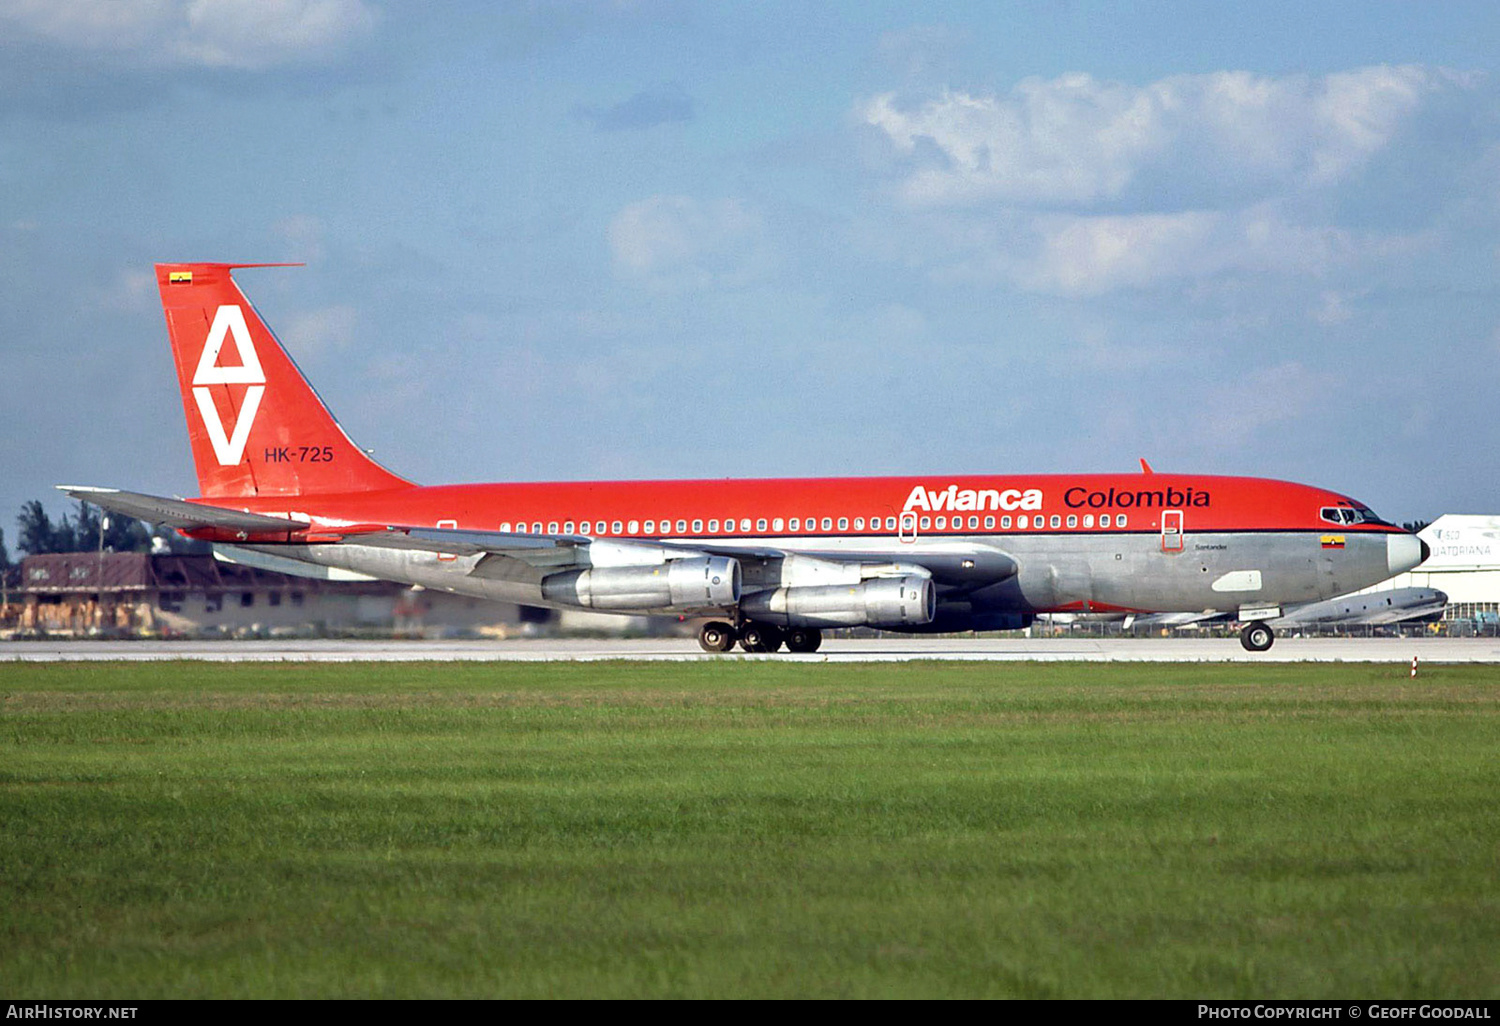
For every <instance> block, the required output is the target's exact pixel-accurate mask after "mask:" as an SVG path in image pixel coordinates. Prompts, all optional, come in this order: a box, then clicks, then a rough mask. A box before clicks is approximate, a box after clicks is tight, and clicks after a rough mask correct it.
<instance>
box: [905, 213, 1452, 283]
mask: <svg viewBox="0 0 1500 1026" xmlns="http://www.w3.org/2000/svg"><path fill="white" fill-rule="evenodd" d="M1434 241H1435V239H1434V236H1433V235H1431V233H1423V232H1419V233H1414V234H1411V235H1391V234H1380V233H1374V232H1352V231H1349V230H1347V229H1342V228H1336V227H1330V226H1316V227H1308V226H1303V225H1298V224H1295V223H1293V222H1292V221H1290V220H1289V219H1288V218H1287V217H1286V216H1285V215H1284V214H1283V213H1282V211H1281V210H1280V207H1279V205H1277V204H1274V203H1262V204H1256V205H1255V206H1252V207H1247V208H1244V209H1241V210H1228V211H1218V210H1188V211H1181V212H1178V213H1170V214H1119V215H1083V214H1025V215H1022V216H1019V217H1013V218H1008V219H1006V220H1005V222H1004V230H1002V231H988V232H986V231H971V232H970V233H969V235H968V238H967V245H968V247H969V252H968V253H967V254H966V255H962V256H960V257H959V258H958V259H956V260H953V261H950V262H948V263H946V264H942V265H940V266H939V267H937V268H936V269H935V270H934V271H933V275H934V277H935V278H936V279H937V280H939V281H947V282H966V281H967V282H984V281H1007V282H1010V283H1011V284H1013V285H1018V286H1020V287H1021V288H1023V289H1026V290H1028V291H1031V292H1041V293H1049V294H1053V295H1065V296H1093V295H1100V294H1102V293H1106V292H1111V291H1114V290H1117V289H1144V288H1151V287H1154V286H1158V285H1162V284H1170V283H1176V282H1199V281H1203V280H1206V279H1209V278H1212V277H1214V276H1216V275H1223V274H1232V273H1254V274H1272V275H1282V276H1289V275H1297V276H1302V277H1308V278H1322V277H1324V276H1327V275H1329V274H1332V273H1333V272H1335V271H1338V270H1341V269H1346V268H1351V267H1357V266H1360V265H1362V264H1364V263H1367V262H1370V261H1375V260H1380V259H1383V258H1386V257H1389V256H1392V255H1395V254H1400V253H1415V252H1419V251H1421V250H1423V249H1425V248H1429V247H1430V246H1432V245H1433V243H1434Z"/></svg>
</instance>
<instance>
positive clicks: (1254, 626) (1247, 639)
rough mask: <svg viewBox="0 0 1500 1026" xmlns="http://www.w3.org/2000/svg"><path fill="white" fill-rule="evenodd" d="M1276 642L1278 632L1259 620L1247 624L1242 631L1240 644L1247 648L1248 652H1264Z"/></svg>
mask: <svg viewBox="0 0 1500 1026" xmlns="http://www.w3.org/2000/svg"><path fill="white" fill-rule="evenodd" d="M1275 640H1276V632H1275V631H1273V630H1272V629H1271V626H1270V624H1267V623H1263V622H1261V621H1259V620H1257V621H1256V622H1255V623H1247V624H1246V625H1245V627H1244V629H1243V630H1241V631H1240V644H1241V645H1243V646H1245V651H1246V652H1264V651H1265V650H1266V649H1268V648H1270V647H1271V643H1272V642H1274V641H1275Z"/></svg>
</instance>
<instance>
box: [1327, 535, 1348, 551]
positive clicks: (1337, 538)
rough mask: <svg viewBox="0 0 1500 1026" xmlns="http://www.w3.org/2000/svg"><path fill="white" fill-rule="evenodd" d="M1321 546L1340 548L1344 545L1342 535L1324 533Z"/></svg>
mask: <svg viewBox="0 0 1500 1026" xmlns="http://www.w3.org/2000/svg"><path fill="white" fill-rule="evenodd" d="M1323 547H1324V548H1325V549H1341V548H1343V547H1344V536H1343V535H1341V534H1325V535H1324V536H1323Z"/></svg>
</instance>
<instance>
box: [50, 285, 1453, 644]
mask: <svg viewBox="0 0 1500 1026" xmlns="http://www.w3.org/2000/svg"><path fill="white" fill-rule="evenodd" d="M283 266H299V265H285V264H229V263H173V264H157V265H156V278H157V285H158V288H159V290H160V293H161V300H162V307H163V312H164V314H165V317H166V322H167V333H168V336H169V338H170V341H171V347H172V354H173V358H174V360H175V363H176V369H177V378H178V384H179V386H180V389H181V394H182V403H183V411H184V415H185V417H186V419H187V428H188V439H189V443H190V448H191V450H192V456H193V463H194V467H195V469H196V471H197V477H198V487H199V491H200V493H201V494H200V495H199V496H198V497H196V498H191V499H181V498H168V497H165V496H155V495H148V494H144V493H141V492H131V491H124V490H119V489H114V488H100V487H90V486H78V485H59V486H58V487H59V488H60V489H62V490H63V491H65V492H66V493H67V494H69V495H71V496H73V497H75V498H78V499H82V500H84V501H87V502H91V503H94V504H96V505H98V506H100V507H102V508H104V509H107V510H111V511H113V512H116V513H120V514H124V515H126V516H132V517H137V518H139V519H142V520H147V521H151V522H153V523H157V524H162V525H164V526H169V527H173V528H175V529H177V530H178V531H179V532H181V533H182V534H184V535H186V536H188V537H191V538H199V539H204V540H207V541H209V542H212V543H214V545H215V551H216V554H218V555H219V556H221V558H225V559H228V560H230V561H236V562H242V563H246V564H249V565H253V566H259V567H262V568H266V569H273V570H279V571H282V572H287V573H295V574H299V575H302V576H305V577H314V578H323V579H339V578H343V579H384V580H390V581H397V582H401V583H405V584H409V585H413V586H421V587H426V588H437V589H441V590H446V591H450V592H455V593H458V594H462V595H470V596H476V597H480V598H489V599H498V600H503V601H509V602H518V603H523V604H526V605H532V606H543V607H549V608H554V609H583V610H594V611H607V612H615V613H624V614H634V615H639V614H647V615H671V616H675V617H678V618H681V619H695V620H696V619H700V618H701V619H702V621H703V622H702V624H701V626H700V628H699V631H698V641H699V644H700V645H701V647H702V648H703V649H704V650H705V651H708V652H725V651H728V650H729V649H730V648H732V647H733V646H734V645H735V643H736V642H737V643H738V644H739V645H740V647H741V648H742V649H744V650H745V651H747V652H775V651H778V650H779V649H781V647H782V646H783V645H785V646H786V648H787V649H788V650H790V651H793V652H813V651H816V650H817V649H818V648H819V646H820V645H821V643H822V640H823V635H822V632H823V631H824V630H827V629H829V628H835V627H856V626H869V627H876V628H880V629H883V630H889V631H905V632H949V631H970V630H1000V629H1007V628H1019V627H1024V626H1026V625H1028V624H1030V623H1031V622H1032V621H1033V620H1034V618H1035V617H1036V616H1037V614H1039V613H1044V612H1053V613H1064V612H1083V613H1092V612H1105V613H1114V612H1118V613H1159V612H1174V611H1180V612H1193V611H1201V610H1203V609H1206V608H1214V609H1225V610H1231V611H1233V613H1234V615H1235V616H1236V617H1237V618H1238V619H1240V620H1242V621H1246V623H1247V625H1246V627H1245V628H1244V630H1243V631H1242V632H1241V638H1240V640H1241V643H1242V644H1243V645H1244V647H1245V648H1247V649H1248V650H1250V651H1265V650H1266V649H1268V648H1270V647H1271V644H1272V642H1273V641H1274V639H1275V630H1274V628H1273V627H1272V626H1271V623H1270V621H1272V620H1273V619H1274V618H1275V617H1278V616H1280V615H1281V614H1282V610H1283V607H1284V606H1288V605H1291V604H1295V603H1306V602H1315V601H1319V600H1323V599H1329V598H1333V597H1334V596H1337V595H1343V594H1346V593H1348V592H1350V591H1354V590H1357V589H1359V588H1363V587H1366V586H1368V585H1371V584H1375V583H1377V582H1379V581H1383V580H1385V579H1386V578H1388V577H1391V576H1392V575H1394V574H1397V573H1401V572H1402V571H1405V570H1408V569H1411V568H1412V567H1414V566H1416V565H1417V564H1419V563H1420V562H1421V561H1422V560H1423V559H1425V558H1426V556H1427V551H1428V550H1427V546H1426V544H1425V543H1423V542H1422V541H1421V540H1420V539H1418V538H1417V537H1416V536H1415V535H1412V534H1409V533H1408V532H1406V531H1403V530H1402V529H1401V528H1399V527H1396V526H1394V525H1392V524H1389V523H1387V522H1385V521H1384V520H1381V519H1380V518H1379V517H1377V516H1376V515H1375V514H1374V513H1373V512H1371V510H1370V508H1369V507H1368V506H1366V505H1365V504H1364V503H1362V502H1358V501H1356V500H1354V499H1352V498H1350V497H1348V496H1345V495H1340V494H1338V493H1336V492H1332V491H1328V490H1326V489H1322V488H1315V487H1312V486H1308V485H1301V484H1293V483H1290V482H1284V481H1274V480H1265V479H1257V478H1247V477H1224V476H1207V475H1192V474H1165V473H1162V474H1158V473H1154V472H1152V470H1151V467H1150V466H1149V465H1148V464H1147V463H1146V462H1145V461H1144V460H1142V461H1141V473H1139V474H1136V473H1131V474H1047V475H1028V474H1022V475H999V474H982V475H967V476H957V475H946V474H944V475H933V476H922V477H868V478H808V479H783V480H730V479H725V480H699V481H616V482H531V483H502V484H453V485H436V486H423V485H417V484H414V483H412V482H411V481H408V480H406V479H405V478H402V477H400V476H398V475H397V474H395V473H392V472H391V471H389V470H387V469H386V468H385V467H383V466H381V465H380V464H379V463H377V462H376V461H375V460H374V459H372V458H371V457H370V455H369V454H368V453H367V452H366V451H365V450H362V449H360V448H359V446H357V445H356V444H355V443H354V442H353V441H352V440H351V439H350V437H349V436H348V435H347V434H345V432H344V430H343V429H342V428H341V427H340V426H339V424H338V422H337V421H336V420H335V419H334V418H333V415H332V414H331V413H330V412H329V411H328V409H327V407H326V406H325V405H324V404H323V402H322V401H321V399H320V398H319V397H318V395H317V393H316V392H315V391H314V390H313V388H312V386H311V385H310V384H309V383H308V382H307V380H306V378H305V377H304V376H303V375H302V373H301V371H300V370H298V368H297V366H296V364H295V363H294V362H293V360H292V358H291V356H290V355H289V354H288V353H287V352H286V350H285V349H284V348H283V347H282V345H281V343H280V342H279V341H278V340H277V339H276V337H275V335H273V334H272V332H271V330H270V328H268V327H267V326H266V324H265V322H264V321H263V320H262V319H261V317H260V316H259V314H257V312H256V311H255V308H254V307H253V306H252V305H251V303H250V301H249V300H248V299H247V298H246V297H245V294H244V293H243V292H242V291H241V290H240V288H239V285H238V284H237V283H236V282H235V281H234V279H233V277H232V272H234V271H235V270H238V269H240V268H251V267H283Z"/></svg>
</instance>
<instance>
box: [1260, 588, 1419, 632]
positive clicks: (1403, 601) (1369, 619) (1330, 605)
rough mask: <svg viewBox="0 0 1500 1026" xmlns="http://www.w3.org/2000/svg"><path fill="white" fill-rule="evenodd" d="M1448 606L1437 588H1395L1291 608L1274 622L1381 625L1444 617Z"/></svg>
mask: <svg viewBox="0 0 1500 1026" xmlns="http://www.w3.org/2000/svg"><path fill="white" fill-rule="evenodd" d="M1447 607H1448V596H1447V594H1446V593H1444V592H1441V591H1438V590H1437V589H1436V588H1393V589H1391V590H1390V591H1375V592H1368V593H1365V594H1361V595H1344V596H1342V597H1341V598H1335V599H1329V600H1327V601H1325V602H1314V603H1312V604H1310V605H1306V606H1301V607H1298V608H1296V609H1289V610H1287V611H1286V615H1285V616H1282V617H1280V618H1278V619H1276V620H1273V621H1271V623H1272V626H1274V627H1293V626H1304V625H1306V626H1312V625H1318V624H1349V625H1351V626H1366V625H1368V626H1380V625H1383V624H1393V623H1405V622H1407V621H1408V620H1431V619H1437V618H1440V617H1441V616H1442V615H1443V611H1444V610H1445V609H1447Z"/></svg>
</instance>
